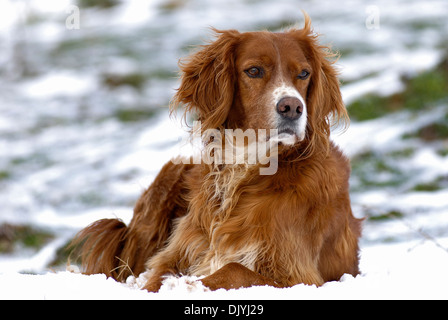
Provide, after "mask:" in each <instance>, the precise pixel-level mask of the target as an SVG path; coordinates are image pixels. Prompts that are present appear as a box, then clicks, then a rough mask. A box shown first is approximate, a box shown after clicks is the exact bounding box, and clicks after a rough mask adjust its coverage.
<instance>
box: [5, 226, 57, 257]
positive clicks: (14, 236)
mask: <svg viewBox="0 0 448 320" xmlns="http://www.w3.org/2000/svg"><path fill="white" fill-rule="evenodd" d="M52 239H54V235H53V234H52V233H50V232H48V231H45V230H41V229H37V228H35V227H32V226H29V225H11V224H8V223H5V224H2V225H0V253H10V252H12V251H13V250H14V248H15V246H17V245H19V246H24V247H26V248H32V249H38V248H41V247H42V246H43V245H45V244H46V243H48V241H50V240H52Z"/></svg>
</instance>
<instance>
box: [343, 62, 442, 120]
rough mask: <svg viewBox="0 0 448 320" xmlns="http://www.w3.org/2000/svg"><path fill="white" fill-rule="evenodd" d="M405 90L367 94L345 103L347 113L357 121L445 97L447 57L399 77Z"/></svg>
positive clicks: (424, 105) (419, 107) (430, 103)
mask: <svg viewBox="0 0 448 320" xmlns="http://www.w3.org/2000/svg"><path fill="white" fill-rule="evenodd" d="M403 81H404V85H405V90H404V91H403V92H401V93H397V94H394V95H391V96H388V97H381V96H379V95H376V94H367V95H365V96H363V97H360V98H359V99H357V100H355V101H354V102H352V103H351V104H350V105H349V106H348V111H349V114H350V116H351V117H352V118H353V119H355V120H358V121H365V120H371V119H376V118H379V117H382V116H385V115H386V114H388V113H390V112H394V111H398V110H411V111H418V110H422V109H425V108H428V107H432V106H434V104H436V103H437V102H440V101H441V100H447V101H448V58H447V59H445V60H444V61H442V62H441V63H440V64H439V65H438V66H436V67H435V68H434V69H433V70H428V71H426V72H422V73H420V74H418V75H416V76H415V77H412V78H405V79H403Z"/></svg>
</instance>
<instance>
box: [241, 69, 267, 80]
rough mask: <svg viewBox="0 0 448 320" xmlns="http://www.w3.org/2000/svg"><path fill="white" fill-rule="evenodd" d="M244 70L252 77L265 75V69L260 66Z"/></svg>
mask: <svg viewBox="0 0 448 320" xmlns="http://www.w3.org/2000/svg"><path fill="white" fill-rule="evenodd" d="M244 72H245V73H246V74H247V75H248V76H249V77H251V78H262V77H263V69H262V68H258V67H252V68H249V69H247V70H244Z"/></svg>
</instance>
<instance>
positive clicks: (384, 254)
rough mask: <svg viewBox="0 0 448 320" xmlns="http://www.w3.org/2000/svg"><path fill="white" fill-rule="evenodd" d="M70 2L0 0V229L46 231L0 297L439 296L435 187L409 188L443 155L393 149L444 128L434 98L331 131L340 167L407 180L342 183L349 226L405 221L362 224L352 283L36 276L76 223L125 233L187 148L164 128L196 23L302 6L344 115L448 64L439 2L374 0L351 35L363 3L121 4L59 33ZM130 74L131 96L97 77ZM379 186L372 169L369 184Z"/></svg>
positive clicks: (272, 20)
mask: <svg viewBox="0 0 448 320" xmlns="http://www.w3.org/2000/svg"><path fill="white" fill-rule="evenodd" d="M72 4H74V1H70V0H51V1H50V0H47V1H41V0H29V1H25V0H22V1H13V0H3V1H2V3H1V5H0V77H1V78H2V81H1V82H0V96H1V100H2V102H1V104H0V203H2V210H1V212H0V224H2V223H12V224H27V225H32V226H34V227H37V228H42V229H44V230H50V231H51V232H52V233H53V234H54V235H55V238H54V239H53V240H51V241H50V242H49V243H47V244H46V245H44V246H43V247H42V248H39V249H38V250H32V249H20V248H19V249H18V250H17V251H15V252H13V253H10V254H3V253H0V299H13V298H18V299H151V300H152V299H248V298H249V299H314V298H316V299H333V298H337V299H341V298H343V299H350V298H354V299H367V298H374V299H389V298H390V299H406V298H410V299H416V298H422V299H429V298H435V299H447V298H448V295H447V292H448V290H447V288H448V276H447V273H446V270H447V269H448V252H447V248H448V238H447V237H448V231H447V230H448V186H446V183H445V185H442V187H441V188H439V189H438V190H434V191H416V190H414V189H413V188H414V187H415V186H416V185H418V184H422V183H431V182H433V181H434V180H435V179H438V178H440V177H442V178H446V177H447V176H448V156H446V155H443V153H440V152H438V151H440V150H448V143H447V141H446V140H441V141H436V142H430V143H428V142H424V141H419V140H417V139H403V138H402V137H403V135H405V134H408V133H413V132H415V131H416V130H418V129H420V128H424V127H426V126H428V125H431V124H433V123H436V122H438V121H443V119H446V118H444V117H446V115H447V114H448V105H447V103H446V101H442V102H441V103H439V104H438V105H436V106H434V107H433V108H431V109H425V110H421V111H416V112H414V111H412V112H411V111H400V112H396V113H391V114H390V115H387V116H384V117H381V118H378V119H374V120H369V121H363V122H356V121H352V123H351V125H350V128H349V129H348V130H347V131H346V132H344V133H340V132H335V133H334V134H333V135H332V138H333V139H334V140H335V141H336V142H337V143H338V144H339V145H340V146H341V148H342V149H343V150H344V152H345V153H346V154H347V155H348V156H349V157H350V158H352V159H354V158H356V157H358V156H360V155H364V154H369V153H371V154H375V155H377V156H378V157H379V158H380V159H383V160H384V161H387V163H388V164H390V163H392V164H393V165H394V168H395V169H396V170H398V171H400V173H407V174H406V177H405V178H404V179H403V181H400V183H399V184H397V185H394V186H385V187H375V188H372V187H370V188H367V187H365V186H363V185H362V184H361V183H359V180H360V177H357V176H353V175H352V180H351V185H352V186H354V187H353V190H352V192H351V199H352V206H353V211H354V214H355V215H356V216H357V217H359V218H361V217H365V216H366V212H374V213H378V214H379V215H381V214H386V213H387V212H392V211H396V212H400V213H401V214H402V215H403V217H402V218H400V219H390V220H387V221H380V222H374V221H370V220H366V221H365V223H364V232H363V237H362V239H361V271H362V273H361V275H359V276H357V277H356V278H353V277H352V276H348V275H345V276H343V278H342V279H341V280H340V281H338V282H331V283H327V284H325V285H324V286H322V287H320V288H317V287H315V286H306V285H297V286H295V287H293V288H287V289H275V288H269V287H254V288H248V289H239V290H230V291H224V290H218V291H216V292H209V291H208V290H207V289H206V288H204V287H203V286H202V285H201V284H200V283H198V281H197V279H196V278H193V277H186V276H183V277H169V278H167V280H166V281H165V283H164V285H163V286H162V289H161V291H160V292H159V293H157V294H153V293H147V292H145V291H142V290H140V289H139V287H141V286H142V285H143V283H144V280H145V274H143V275H141V276H140V277H139V278H137V279H135V278H133V277H130V278H129V279H128V280H127V282H126V283H125V284H121V283H117V282H116V281H114V280H112V279H106V277H105V276H104V275H92V276H86V275H82V274H78V273H76V272H69V271H63V269H64V267H62V269H61V268H57V269H56V270H55V271H50V269H51V268H50V267H48V264H49V263H50V261H52V260H53V259H54V257H55V256H56V251H57V250H58V249H60V248H61V247H62V246H64V245H65V243H66V242H67V241H68V240H69V239H71V237H72V236H73V235H74V234H75V233H76V232H77V231H79V230H80V229H82V228H83V227H85V226H86V225H88V224H89V223H91V222H93V221H96V220H98V219H101V218H116V217H117V218H120V219H122V220H123V221H125V222H126V223H128V222H129V221H130V220H131V218H132V208H133V205H134V204H135V201H136V200H137V199H138V197H139V195H140V194H141V192H142V191H143V190H144V189H145V188H146V187H147V186H148V185H149V184H150V183H151V182H152V180H153V179H154V177H155V175H156V174H157V172H158V171H159V170H160V168H161V166H162V165H163V164H164V163H165V162H166V161H168V160H169V159H170V158H171V157H173V156H176V155H177V154H179V153H182V154H184V153H189V152H191V150H190V149H189V147H188V146H187V147H186V148H185V146H184V145H182V143H183V142H185V140H186V139H185V137H186V129H185V128H182V127H181V120H180V118H181V117H180V116H178V117H177V119H170V118H169V116H168V111H167V108H166V106H167V105H168V103H169V99H170V98H171V97H172V95H173V93H174V88H176V87H177V85H178V80H177V79H176V71H177V61H178V59H179V58H180V57H184V56H186V55H187V54H188V53H189V52H190V51H191V46H192V45H196V44H201V43H204V42H205V41H207V40H209V39H210V38H211V32H210V31H209V29H208V28H209V26H214V27H216V28H218V29H227V28H236V29H239V30H241V31H245V30H260V29H265V28H268V29H271V30H280V29H281V28H283V27H287V26H289V25H294V24H295V25H297V26H298V27H301V25H302V21H303V17H302V13H301V11H300V9H304V10H305V11H307V12H308V13H309V14H310V16H311V18H312V21H313V26H314V28H315V30H316V31H317V32H319V33H322V34H323V35H322V37H321V42H322V43H331V44H332V45H333V47H334V48H335V49H337V50H340V51H341V53H342V57H341V59H340V60H339V61H338V63H337V65H338V67H339V68H340V73H341V79H342V88H341V89H342V94H343V98H344V101H345V102H346V103H347V104H349V103H350V102H352V101H354V100H355V99H357V98H359V97H361V96H362V95H364V94H367V93H376V94H379V95H385V96H386V95H390V94H393V93H396V92H400V91H401V90H402V89H403V88H404V82H403V78H406V77H412V76H415V75H417V74H419V73H420V72H422V71H425V70H429V69H432V68H434V66H435V65H437V64H438V63H439V62H440V60H441V59H442V58H443V56H444V55H445V54H446V48H445V47H446V34H447V33H448V22H447V21H448V20H447V19H446V16H447V14H448V3H447V2H446V1H444V0H429V1H423V0H413V1H408V0H397V1H388V0H376V1H375V2H374V3H372V4H373V5H374V6H376V7H377V8H378V9H379V13H380V26H379V27H380V28H379V29H374V30H368V29H367V28H366V26H365V22H366V17H367V13H366V7H367V5H370V4H364V3H359V2H354V1H351V0H341V1H338V2H334V1H329V0H328V1H321V2H318V3H317V2H313V1H304V2H303V3H301V5H300V6H299V5H298V4H297V1H295V0H279V1H270V0H260V1H256V2H254V1H237V0H235V1H228V0H219V1H213V2H211V1H206V0H192V1H170V3H169V5H168V6H167V7H170V6H173V8H172V9H170V8H168V9H160V7H161V6H163V5H166V4H167V2H166V1H165V0H157V1H150V2H145V1H140V0H138V1H137V0H132V1H122V2H120V4H119V5H118V6H117V7H115V8H111V9H108V10H101V9H98V8H89V9H82V10H81V20H80V22H81V25H80V29H79V30H68V29H66V28H65V21H66V18H67V16H68V15H69V13H67V10H66V9H67V8H68V7H69V6H70V5H72ZM161 71H163V72H161ZM138 73H142V75H144V76H145V77H146V78H148V79H149V80H147V81H145V82H144V83H143V84H142V86H141V88H135V87H132V86H130V85H123V86H119V87H116V88H110V87H107V86H105V85H104V76H105V75H109V74H111V75H118V76H126V75H129V74H138ZM17 74H23V75H21V76H20V75H17ZM160 74H162V75H160ZM154 75H155V76H154ZM135 108H137V109H139V110H140V109H141V110H148V109H149V110H156V111H157V114H156V115H155V116H153V117H148V119H141V120H140V121H136V122H129V123H127V122H124V121H121V120H119V119H117V116H116V114H117V111H121V110H133V109H135ZM349 112H350V110H349ZM144 117H145V116H142V118H144ZM406 149H412V150H413V152H412V154H410V155H409V156H407V157H405V158H400V160H399V161H397V160H395V159H393V158H388V156H389V154H391V153H394V152H401V151H403V150H406ZM2 174H3V175H5V178H2ZM391 175H393V172H392V173H391V172H375V170H374V169H372V172H371V176H373V177H375V179H376V182H384V181H388V179H389V178H390V176H391ZM445 180H446V179H445ZM445 180H444V181H445ZM360 186H361V187H360ZM69 269H70V270H72V271H73V270H75V271H76V266H70V268H69ZM29 273H33V274H29Z"/></svg>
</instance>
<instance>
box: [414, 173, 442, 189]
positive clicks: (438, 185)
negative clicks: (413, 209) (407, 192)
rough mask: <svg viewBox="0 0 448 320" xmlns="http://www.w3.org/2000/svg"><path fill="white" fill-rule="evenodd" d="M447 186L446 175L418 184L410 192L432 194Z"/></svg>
mask: <svg viewBox="0 0 448 320" xmlns="http://www.w3.org/2000/svg"><path fill="white" fill-rule="evenodd" d="M447 186H448V175H445V176H440V177H437V179H435V180H434V181H430V182H425V183H419V184H417V185H416V186H414V187H413V188H412V190H411V191H421V192H433V191H438V190H442V189H444V188H446V187H447Z"/></svg>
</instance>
